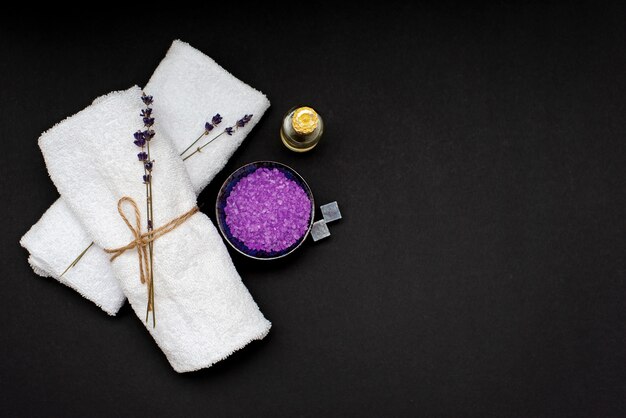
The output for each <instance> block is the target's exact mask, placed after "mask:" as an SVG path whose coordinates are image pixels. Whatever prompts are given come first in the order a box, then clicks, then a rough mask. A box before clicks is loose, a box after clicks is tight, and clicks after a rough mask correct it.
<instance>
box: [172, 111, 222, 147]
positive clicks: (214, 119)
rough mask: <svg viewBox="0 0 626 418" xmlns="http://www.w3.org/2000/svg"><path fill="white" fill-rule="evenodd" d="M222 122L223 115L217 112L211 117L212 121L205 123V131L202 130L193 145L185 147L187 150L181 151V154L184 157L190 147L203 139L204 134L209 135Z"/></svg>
mask: <svg viewBox="0 0 626 418" xmlns="http://www.w3.org/2000/svg"><path fill="white" fill-rule="evenodd" d="M221 122H222V117H221V116H220V114H219V113H217V114H215V116H213V117H212V118H211V122H206V123H205V124H204V132H202V134H201V135H200V136H199V137H198V138H197V139H196V140H195V141H193V142H192V143H191V145H189V146H188V147H187V148H185V150H184V151H183V152H181V153H180V154H179V155H180V156H181V157H182V156H183V154H184V153H186V152H187V151H189V149H190V148H191V147H193V146H194V145H195V144H196V143H197V142H198V141H199V140H201V139H202V137H203V136H205V135H208V134H209V132H211V131H212V130H213V128H215V127H217V125H219V124H220V123H221Z"/></svg>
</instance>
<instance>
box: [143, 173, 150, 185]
mask: <svg viewBox="0 0 626 418" xmlns="http://www.w3.org/2000/svg"><path fill="white" fill-rule="evenodd" d="M143 182H144V183H150V174H144V175H143Z"/></svg>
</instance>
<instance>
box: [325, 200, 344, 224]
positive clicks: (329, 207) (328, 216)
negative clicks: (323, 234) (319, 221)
mask: <svg viewBox="0 0 626 418" xmlns="http://www.w3.org/2000/svg"><path fill="white" fill-rule="evenodd" d="M320 209H321V210H322V216H323V217H324V221H326V223H329V222H332V221H336V220H338V219H341V212H340V211H339V205H337V202H330V203H327V204H325V205H322V206H320Z"/></svg>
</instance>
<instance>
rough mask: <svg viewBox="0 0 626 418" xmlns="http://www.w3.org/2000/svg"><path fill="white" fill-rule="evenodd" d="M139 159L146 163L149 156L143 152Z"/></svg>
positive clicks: (138, 155)
mask: <svg viewBox="0 0 626 418" xmlns="http://www.w3.org/2000/svg"><path fill="white" fill-rule="evenodd" d="M137 158H139V161H146V160H147V159H148V154H147V153H145V152H143V151H142V152H140V153H139V154H137Z"/></svg>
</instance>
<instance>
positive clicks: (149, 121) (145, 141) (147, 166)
mask: <svg viewBox="0 0 626 418" xmlns="http://www.w3.org/2000/svg"><path fill="white" fill-rule="evenodd" d="M141 100H142V101H143V103H144V104H145V105H146V108H145V109H143V110H142V111H141V113H140V115H139V116H141V118H142V120H143V125H144V127H145V130H143V131H137V132H135V134H134V137H135V141H134V142H135V145H137V146H139V147H141V152H140V153H139V154H137V159H138V160H139V162H141V164H142V165H143V182H144V184H145V185H146V214H147V216H148V232H150V231H152V229H153V228H152V226H153V225H152V220H153V219H154V214H153V207H152V168H153V167H154V160H152V159H151V158H150V141H151V140H152V138H154V136H155V132H154V130H153V129H152V125H154V118H153V117H152V108H150V107H149V106H150V105H151V104H152V102H153V99H152V96H147V95H146V93H142V95H141ZM153 244H154V243H153V241H150V242H149V243H148V250H149V256H150V279H149V280H150V282H149V283H148V286H149V289H148V305H147V307H146V322H148V318H149V315H150V311H152V326H153V327H155V326H156V315H155V309H154V275H153V272H152V269H153V254H154V252H153V248H154V247H153Z"/></svg>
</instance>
